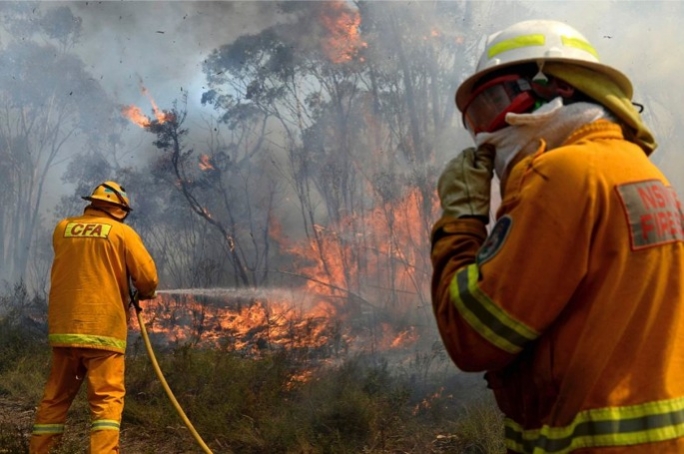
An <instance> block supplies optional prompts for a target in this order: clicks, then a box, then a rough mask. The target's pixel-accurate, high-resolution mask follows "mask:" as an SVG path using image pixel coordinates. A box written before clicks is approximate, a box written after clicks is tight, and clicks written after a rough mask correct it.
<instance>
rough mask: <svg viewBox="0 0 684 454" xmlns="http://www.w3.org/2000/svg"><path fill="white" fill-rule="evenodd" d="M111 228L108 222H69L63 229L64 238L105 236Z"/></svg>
mask: <svg viewBox="0 0 684 454" xmlns="http://www.w3.org/2000/svg"><path fill="white" fill-rule="evenodd" d="M111 228H112V226H111V225H109V224H99V223H82V222H70V223H68V224H67V225H66V228H65V229H64V238H107V237H108V236H109V231H110V230H111Z"/></svg>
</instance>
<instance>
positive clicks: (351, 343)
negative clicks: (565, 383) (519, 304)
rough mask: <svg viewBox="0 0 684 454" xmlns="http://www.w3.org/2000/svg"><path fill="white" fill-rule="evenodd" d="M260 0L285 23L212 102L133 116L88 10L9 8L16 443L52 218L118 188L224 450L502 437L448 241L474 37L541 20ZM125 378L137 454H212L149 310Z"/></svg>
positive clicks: (25, 425)
mask: <svg viewBox="0 0 684 454" xmlns="http://www.w3.org/2000/svg"><path fill="white" fill-rule="evenodd" d="M498 3H501V2H498ZM504 3H509V2H504ZM44 6H45V5H44ZM261 7H262V8H265V9H268V8H278V10H277V16H278V17H279V20H278V21H277V23H274V24H273V25H270V26H268V27H265V28H263V29H262V30H260V31H258V32H254V33H251V34H245V35H243V36H240V37H238V38H237V39H235V40H233V41H232V42H229V43H225V44H224V45H221V46H219V47H217V48H216V49H214V50H213V52H211V53H210V54H209V55H208V57H207V58H206V60H205V61H204V62H203V63H202V71H203V74H204V78H205V80H206V85H205V87H206V88H205V91H204V92H203V93H201V94H197V93H191V94H190V96H194V97H196V98H198V101H201V103H202V104H203V105H204V106H205V107H210V108H212V109H213V113H214V115H213V116H211V117H210V118H196V117H194V116H193V115H194V114H195V112H193V110H192V109H193V108H192V106H193V102H192V99H189V98H188V96H189V95H188V94H187V92H184V94H183V95H182V96H180V97H179V98H178V99H176V100H175V101H173V102H171V103H170V104H168V105H165V106H162V108H158V107H157V106H156V105H154V104H153V107H154V108H153V112H152V113H151V115H150V116H149V117H148V116H146V115H144V113H141V111H140V109H137V110H136V109H126V108H124V107H122V106H121V104H120V103H121V102H123V101H122V100H118V99H114V98H113V95H112V94H110V93H108V92H107V91H106V87H104V86H103V85H101V84H102V83H104V82H102V81H101V80H100V78H98V77H95V76H94V75H93V74H90V73H89V72H88V68H89V66H88V64H87V62H84V61H83V60H82V59H81V57H79V56H78V55H79V54H78V49H79V46H80V45H81V44H82V42H81V40H82V31H83V20H82V19H81V18H80V17H78V16H77V15H76V14H75V13H74V12H73V11H71V10H70V9H69V7H68V6H64V5H57V6H54V7H52V8H47V7H40V5H39V4H33V3H29V2H16V3H15V2H3V3H2V4H0V13H1V14H0V27H1V28H2V31H3V34H2V35H0V36H1V37H2V40H1V41H0V52H2V56H3V61H5V62H11V64H4V65H0V82H2V83H0V108H1V109H2V120H1V121H0V144H2V146H0V180H1V181H2V182H3V184H4V186H3V190H2V191H0V260H1V261H2V268H0V280H2V282H4V283H5V286H4V288H3V291H2V295H3V296H0V409H2V410H0V451H2V452H11V453H24V452H26V450H27V437H28V434H29V433H30V430H31V423H32V412H33V406H34V405H36V404H37V402H38V401H39V400H40V397H41V396H40V393H41V392H42V389H43V384H44V379H45V376H46V373H47V369H48V365H49V347H48V346H47V343H46V340H45V334H46V330H47V328H46V320H45V318H46V307H47V291H48V289H49V267H50V263H51V259H52V257H51V246H50V241H51V231H52V230H51V229H52V226H53V225H54V222H55V221H56V219H57V218H59V217H62V216H66V215H72V214H74V213H78V212H80V210H82V208H83V204H82V201H81V200H80V197H79V196H81V195H84V194H87V193H89V192H90V190H92V188H93V187H95V185H96V184H99V183H100V182H102V181H105V180H107V179H113V180H116V181H119V182H121V183H122V185H124V186H125V187H126V190H127V192H128V193H129V194H130V195H131V198H132V204H133V207H134V211H133V212H132V214H131V216H130V218H129V220H130V223H131V225H132V226H133V227H134V228H135V229H136V230H137V231H138V232H139V234H140V235H141V237H142V238H143V240H144V242H145V244H146V245H147V246H148V248H149V250H150V252H151V254H152V256H153V257H154V258H155V261H156V264H157V267H158V271H159V276H160V283H161V284H160V289H161V290H165V291H166V293H163V292H160V296H159V297H158V298H157V299H156V300H153V301H150V302H149V303H147V304H146V306H145V307H144V312H143V315H144V318H145V321H146V323H147V325H146V326H147V327H148V330H149V331H150V335H151V337H152V339H153V341H154V344H155V345H154V346H155V350H156V351H157V352H158V355H159V359H160V363H161V366H162V369H163V370H164V372H165V374H166V376H167V380H168V382H169V384H170V385H171V387H172V389H174V392H175V393H176V395H177V397H178V400H179V401H180V402H181V404H182V405H183V407H184V409H185V411H186V413H187V414H188V416H189V417H190V419H191V420H192V421H193V424H195V427H196V428H197V430H198V432H199V433H200V434H201V435H202V436H203V438H204V439H205V441H206V442H207V443H208V444H209V446H210V447H211V448H212V450H214V452H216V453H240V454H242V453H312V454H314V453H316V454H318V453H399V452H402V453H403V452H411V453H460V452H472V453H498V452H502V451H503V447H502V444H501V443H502V434H501V430H502V425H501V421H500V416H499V413H498V411H496V409H495V408H494V406H493V404H492V403H491V400H490V395H489V393H488V392H487V391H486V390H484V389H483V384H482V381H481V380H480V377H479V376H471V375H468V374H462V373H459V372H458V371H457V370H456V369H455V368H454V366H453V365H451V363H450V361H449V359H448V358H447V357H446V355H445V352H444V350H443V348H442V346H441V342H440V340H439V338H438V335H437V332H436V329H435V327H434V322H433V320H432V313H431V312H432V309H431V305H430V301H429V281H430V272H431V266H430V263H429V249H430V245H429V231H430V226H431V224H432V223H433V221H434V220H435V219H436V217H437V215H438V212H439V206H438V200H437V198H436V194H435V191H434V187H435V182H436V179H437V176H438V172H439V170H440V169H441V166H442V163H443V162H445V161H446V160H447V159H448V158H449V157H450V156H451V155H452V154H453V153H455V152H456V151H458V150H459V149H460V148H461V147H462V146H466V145H468V138H467V137H462V136H461V135H459V134H460V133H456V132H455V131H457V128H456V125H457V123H458V121H459V119H458V117H457V115H456V112H455V109H454V106H453V99H452V94H453V93H454V91H455V88H456V85H457V83H458V81H459V80H461V79H462V77H463V76H464V75H465V73H466V72H467V71H468V70H469V69H470V68H472V66H473V65H474V63H475V62H474V61H473V60H472V59H473V56H474V55H475V54H476V52H475V49H476V47H477V44H478V43H477V37H478V36H479V35H480V32H479V30H480V28H477V30H478V32H477V33H473V32H472V30H473V29H474V28H475V26H477V25H478V24H482V23H489V22H492V21H493V20H495V19H496V20H498V19H500V18H499V17H498V16H497V15H502V14H507V15H508V18H507V21H512V20H515V19H523V18H526V17H528V16H529V13H530V12H529V11H528V10H527V9H526V8H525V7H523V6H520V5H519V4H511V6H510V8H508V9H505V8H492V7H491V6H490V4H489V3H488V2H434V3H433V2H406V3H402V2H365V1H358V2H354V3H353V4H350V3H349V2H342V1H326V2H282V3H279V2H273V4H268V5H266V4H264V5H263V6H261ZM504 10H505V13H504ZM158 33H159V32H158ZM165 36H166V35H165ZM157 95H158V94H157ZM129 107H130V106H129ZM122 112H129V113H131V112H132V113H136V114H137V115H142V117H139V118H138V121H136V123H137V125H136V124H134V122H133V121H134V120H133V119H131V120H129V119H127V118H126V117H125V116H124V115H123V114H122ZM139 126H140V127H143V128H144V134H143V135H144V137H145V141H146V142H145V143H144V144H143V145H139V144H136V145H135V147H133V149H134V150H136V151H135V153H136V156H135V157H134V159H131V158H130V155H131V148H132V147H131V143H130V135H131V131H137V132H139V131H140V130H139V129H137V128H138V127H139ZM137 137H139V135H138V136H137ZM51 179H52V180H51ZM55 180H56V181H58V182H59V184H60V185H61V186H60V190H59V191H54V190H53V189H52V188H53V187H54V183H53V184H52V185H50V183H49V182H50V181H55ZM48 195H50V196H53V197H55V196H60V199H59V202H58V204H57V205H56V206H55V207H54V208H52V207H46V196H48ZM126 374H127V377H126V380H127V391H128V396H127V400H126V407H125V410H124V421H123V426H122V427H123V433H122V440H123V444H122V449H123V450H125V452H128V453H152V452H154V453H157V452H165V453H166V452H168V453H174V452H176V453H186V452H199V450H198V449H197V447H196V446H194V443H193V440H192V438H191V437H190V436H189V435H188V433H187V431H186V430H185V429H184V428H183V426H182V423H181V421H180V419H179V418H178V417H177V415H176V414H175V412H174V411H173V408H172V407H171V406H170V404H169V403H168V402H167V400H166V396H165V395H164V392H163V390H162V389H161V386H160V384H159V383H158V381H157V379H156V376H155V375H154V372H153V371H152V368H151V366H150V364H149V361H148V359H147V357H146V355H145V350H144V346H143V345H142V343H141V339H140V336H139V331H138V329H137V327H136V326H135V324H133V325H132V326H131V333H130V339H129V357H128V363H127V369H126ZM87 414H88V411H87V403H86V401H85V396H84V395H83V394H82V395H81V396H80V397H79V400H78V401H77V402H76V405H75V406H74V407H73V408H72V411H71V413H70V415H69V418H70V419H69V432H68V433H67V436H66V440H65V444H64V446H63V447H62V448H61V450H60V451H59V452H60V453H75V452H81V451H82V446H84V440H85V439H87V437H88V420H87Z"/></svg>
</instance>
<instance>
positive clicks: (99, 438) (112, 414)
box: [29, 347, 126, 454]
mask: <svg viewBox="0 0 684 454" xmlns="http://www.w3.org/2000/svg"><path fill="white" fill-rule="evenodd" d="M84 379H85V380H86V381H87V391H88V403H89V405H90V417H91V429H90V431H91V432H90V450H89V453H90V454H110V453H118V452H119V425H120V423H121V412H122V411H123V405H124V395H125V393H126V391H125V388H124V355H123V353H118V352H112V351H107V350H98V349H93V348H76V347H54V348H53V349H52V368H51V370H50V376H49V378H48V380H47V384H46V385H45V393H44V395H43V400H42V401H41V403H40V406H39V407H38V410H37V412H36V418H35V423H34V425H33V433H32V434H31V442H30V446H29V453H30V454H48V453H49V452H50V449H51V448H53V447H55V446H56V445H57V444H58V443H59V441H60V439H61V438H62V434H63V433H64V424H65V422H66V418H67V411H68V410H69V407H70V406H71V403H72V402H73V400H74V398H75V397H76V394H77V393H78V390H79V388H80V387H81V383H83V380H84Z"/></svg>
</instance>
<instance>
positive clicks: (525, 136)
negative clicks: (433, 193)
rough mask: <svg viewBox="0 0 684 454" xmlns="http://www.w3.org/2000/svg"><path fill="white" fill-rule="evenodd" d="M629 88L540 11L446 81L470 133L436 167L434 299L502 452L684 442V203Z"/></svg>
mask: <svg viewBox="0 0 684 454" xmlns="http://www.w3.org/2000/svg"><path fill="white" fill-rule="evenodd" d="M631 99H632V86H631V83H630V81H629V79H628V78H627V77H626V76H625V75H623V74H622V73H621V72H619V71H617V70H615V69H613V68H611V67H609V66H606V65H604V64H602V63H600V62H599V60H598V57H597V53H596V50H595V49H594V48H593V47H592V45H591V44H590V43H589V42H588V41H587V40H586V39H585V38H584V37H583V36H582V35H581V34H580V33H579V32H577V31H576V30H575V29H573V28H572V27H569V26H567V25H566V24H564V23H560V22H555V21H537V20H535V21H525V22H521V23H517V24H514V25H512V26H510V27H509V28H506V29H504V30H502V31H500V32H498V33H495V34H493V35H491V36H490V37H489V39H488V40H487V42H486V48H485V51H484V54H483V55H482V58H481V60H480V62H479V65H478V67H477V70H476V72H475V73H474V75H473V76H471V77H469V78H468V79H466V80H465V81H464V82H463V83H462V84H461V85H460V86H459V88H458V90H457V92H456V104H457V107H458V109H459V111H460V112H461V113H462V115H463V122H464V125H465V127H466V129H467V130H468V131H469V132H470V134H471V135H472V137H473V139H474V142H475V145H476V146H475V147H473V148H470V149H467V150H464V151H463V152H462V153H461V154H460V155H458V156H457V157H455V158H454V159H452V160H451V161H450V162H449V163H448V164H447V166H446V168H445V169H444V171H443V173H442V175H441V177H440V179H439V182H438V192H439V196H440V200H441V203H442V208H443V215H442V217H441V218H440V219H439V220H438V221H437V223H436V224H435V225H434V227H433V230H432V237H431V239H432V252H431V254H432V262H433V267H434V274H433V280H432V300H433V307H434V313H435V317H436V321H437V325H438V328H439V331H440V334H441V336H442V339H443V342H444V344H445V346H446V348H447V350H448V352H449V354H450V355H451V357H452V359H453V360H454V362H455V363H456V365H457V366H458V367H459V368H460V369H462V370H464V371H486V374H485V378H486V380H487V381H488V385H489V387H490V388H491V389H492V390H493V393H494V395H495V398H496V400H497V403H498V405H499V407H500V408H501V410H502V411H503V413H504V414H505V439H506V447H507V449H508V452H509V453H535V454H537V453H568V452H576V453H601V454H603V453H605V454H619V453H649V454H650V453H684V222H683V216H684V214H683V211H682V206H681V203H680V200H679V198H678V197H677V195H676V193H675V191H674V190H673V188H672V187H671V185H670V183H669V182H668V181H667V179H666V178H665V176H663V174H662V173H661V172H660V171H659V170H658V169H657V168H656V167H655V166H654V165H653V164H652V163H651V162H650V161H649V159H648V155H650V154H651V152H653V150H654V149H655V147H656V144H655V141H654V139H653V137H652V135H651V133H650V132H649V130H648V128H647V127H646V126H645V125H644V123H643V122H642V120H641V117H640V115H639V112H638V111H637V109H636V108H635V107H634V105H633V104H632V102H631ZM494 174H496V175H497V176H498V177H499V179H500V184H501V195H502V203H501V206H500V207H499V208H498V211H497V214H496V222H495V223H494V225H493V226H492V227H491V229H490V231H489V233H488V231H487V229H486V224H487V223H488V220H489V214H490V181H491V179H492V178H493V175H494Z"/></svg>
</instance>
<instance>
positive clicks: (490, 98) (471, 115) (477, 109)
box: [463, 75, 535, 136]
mask: <svg viewBox="0 0 684 454" xmlns="http://www.w3.org/2000/svg"><path fill="white" fill-rule="evenodd" d="M534 105H535V98H534V96H533V92H532V86H531V84H530V82H529V81H528V80H526V79H523V78H521V77H519V76H517V75H508V76H502V77H497V78H496V79H492V80H491V81H489V82H487V83H486V84H484V85H482V86H481V87H479V88H478V89H477V90H475V92H474V93H473V94H472V95H471V97H470V99H469V100H468V102H467V103H466V105H465V107H464V109H463V125H464V126H465V127H466V129H467V130H468V131H469V132H470V133H471V134H472V135H473V136H475V135H476V134H478V133H480V132H494V131H497V130H499V129H501V128H503V127H505V126H506V114H507V113H509V112H515V113H525V112H528V111H529V110H530V109H531V108H533V107H534Z"/></svg>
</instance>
